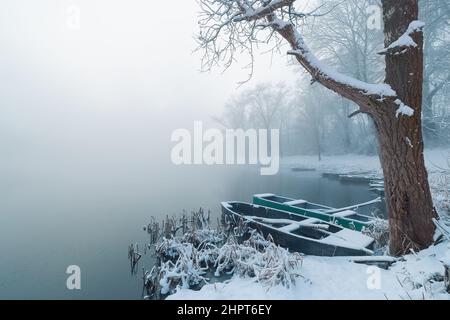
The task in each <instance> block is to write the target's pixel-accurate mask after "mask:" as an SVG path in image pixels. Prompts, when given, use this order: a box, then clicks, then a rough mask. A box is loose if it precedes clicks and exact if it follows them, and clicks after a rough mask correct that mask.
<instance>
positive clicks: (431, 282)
mask: <svg viewBox="0 0 450 320" xmlns="http://www.w3.org/2000/svg"><path fill="white" fill-rule="evenodd" d="M449 158H450V149H434V150H426V151H425V159H426V163H427V168H428V171H429V180H430V185H431V189H432V193H433V198H434V201H435V205H436V207H437V209H438V211H439V212H440V214H441V216H442V218H447V215H448V209H449V202H450V201H449V200H450V199H449V190H448V186H449V184H448V183H449V181H448V170H449ZM281 163H282V165H283V166H285V167H289V166H291V167H294V166H304V167H308V168H314V169H317V170H320V171H340V172H345V171H353V170H359V171H363V170H371V171H376V172H378V173H381V166H380V163H379V160H378V157H377V156H360V155H345V156H330V157H324V159H323V160H322V161H321V162H319V161H318V160H317V158H316V157H314V156H302V157H287V158H284V159H282V162H281ZM449 260H450V243H449V241H445V242H443V243H440V244H438V245H436V246H432V247H430V248H428V249H426V250H423V251H421V252H419V253H411V254H410V255H407V256H405V257H403V259H402V260H400V261H399V262H397V263H395V264H394V265H393V266H392V267H391V268H390V269H389V270H382V269H379V268H376V267H371V266H367V265H362V264H357V263H352V262H350V261H349V260H348V259H346V258H342V257H313V256H305V257H304V258H303V261H302V263H301V266H299V267H298V270H297V272H298V273H299V274H301V275H302V277H303V278H298V279H297V280H296V285H295V286H294V287H291V288H286V287H283V286H281V285H278V286H275V287H267V286H264V285H262V284H261V283H258V282H257V281H256V280H255V279H253V278H241V277H238V276H234V277H233V278H232V279H230V280H228V281H225V282H223V283H215V284H208V285H205V286H203V288H202V289H201V290H199V291H194V290H190V289H181V288H180V289H178V290H177V292H176V293H175V294H173V295H171V296H169V297H168V298H167V299H174V300H196V299H205V300H208V299H212V300H215V299H223V300H228V299H236V300H240V299H249V300H253V299H272V300H296V299H351V300H365V299H369V300H374V299H381V300H386V299H388V300H398V299H401V300H410V299H444V300H448V299H450V294H448V293H446V292H445V288H444V284H443V278H444V266H443V263H442V261H449Z"/></svg>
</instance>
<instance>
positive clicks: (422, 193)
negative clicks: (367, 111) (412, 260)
mask: <svg viewBox="0 0 450 320" xmlns="http://www.w3.org/2000/svg"><path fill="white" fill-rule="evenodd" d="M382 3H383V14H384V23H385V30H384V33H385V46H386V47H387V46H389V45H390V44H391V43H392V42H393V41H395V40H397V39H398V38H399V37H400V36H401V35H402V34H404V33H405V32H406V30H407V29H408V26H409V24H410V23H411V22H412V21H415V20H417V19H418V11H419V9H418V1H417V0H383V1H382ZM411 37H412V38H413V40H414V41H415V43H416V44H417V47H410V48H408V50H407V51H406V52H404V53H402V54H387V55H386V80H385V82H386V83H388V84H389V85H391V87H392V88H393V89H394V90H395V91H396V92H397V95H398V97H399V99H400V100H401V101H402V102H403V103H404V104H406V105H407V106H409V107H411V108H412V109H413V110H414V115H413V116H406V115H398V117H396V116H395V112H396V110H397V109H398V107H399V105H398V103H396V102H394V101H386V102H383V103H382V104H381V106H380V108H376V109H375V110H374V112H373V113H372V116H373V118H374V120H375V125H376V128H377V131H378V135H379V140H380V160H381V164H382V167H383V172H384V177H385V178H384V179H385V188H386V190H385V192H386V203H387V206H388V212H389V222H390V251H391V254H393V255H401V254H405V253H407V252H408V251H409V250H410V249H414V250H420V249H424V248H426V247H428V246H429V245H431V244H432V243H433V235H434V230H435V226H434V224H433V221H432V219H433V218H435V217H436V211H435V209H434V207H433V202H432V197H431V192H430V187H429V183H428V174H427V170H426V168H425V161H424V156H423V149H424V147H423V138H422V130H421V128H422V124H421V121H422V84H423V34H422V32H420V31H418V32H414V33H413V34H411Z"/></svg>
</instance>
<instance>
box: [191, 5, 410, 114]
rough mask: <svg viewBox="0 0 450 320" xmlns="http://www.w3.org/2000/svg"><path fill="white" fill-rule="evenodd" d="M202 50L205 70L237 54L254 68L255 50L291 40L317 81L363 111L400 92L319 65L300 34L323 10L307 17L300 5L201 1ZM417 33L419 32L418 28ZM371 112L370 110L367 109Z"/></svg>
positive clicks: (300, 59)
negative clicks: (296, 7) (242, 55)
mask: <svg viewBox="0 0 450 320" xmlns="http://www.w3.org/2000/svg"><path fill="white" fill-rule="evenodd" d="M199 1H200V6H201V15H200V20H199V26H200V34H199V36H198V41H199V49H200V50H202V51H203V58H202V66H203V68H204V69H206V70H210V69H211V68H212V67H214V66H216V65H218V64H224V65H225V68H227V67H229V66H230V65H231V64H232V63H233V62H234V61H235V54H236V53H240V54H242V53H244V54H248V56H249V57H250V59H251V62H250V64H249V66H250V69H251V71H250V75H249V76H250V77H251V75H252V70H253V69H252V68H253V53H254V47H255V46H256V45H258V44H260V43H269V42H270V41H271V40H273V42H274V50H278V49H280V48H281V46H282V41H283V40H284V41H287V42H288V43H289V45H290V46H291V49H292V50H290V51H289V52H288V53H289V54H291V55H293V56H294V57H295V58H296V59H297V61H298V62H299V63H300V64H301V65H302V66H303V67H304V68H305V69H306V70H307V71H308V72H309V73H310V74H311V76H312V77H313V79H314V81H317V82H319V83H321V84H322V85H324V86H325V87H327V88H328V89H330V90H332V91H334V92H336V93H338V94H340V95H342V96H344V97H346V98H348V99H350V100H352V101H355V102H356V103H358V104H359V105H360V106H367V105H371V104H372V103H371V102H376V101H381V100H384V99H386V98H390V99H391V100H392V101H394V100H395V99H397V94H396V92H395V91H394V90H393V89H392V88H391V87H390V86H389V85H388V84H370V83H366V82H363V81H360V80H357V79H355V78H352V77H350V76H347V75H344V74H341V73H339V72H337V71H335V70H334V69H332V68H330V67H328V66H326V65H325V64H323V63H322V62H321V61H319V60H318V59H317V58H316V57H315V55H314V54H313V53H312V52H311V51H310V49H309V48H308V47H307V45H306V44H305V42H304V41H303V37H302V35H301V34H300V32H299V31H298V29H299V26H300V25H301V23H302V22H304V19H305V18H306V17H308V16H310V15H315V16H317V15H320V14H318V13H317V10H314V11H313V12H310V13H302V12H301V11H298V10H296V9H295V7H294V5H295V3H296V1H295V0H199ZM411 28H413V29H412V30H415V29H416V28H418V26H417V25H414V24H413V25H412V26H411ZM362 111H367V110H362Z"/></svg>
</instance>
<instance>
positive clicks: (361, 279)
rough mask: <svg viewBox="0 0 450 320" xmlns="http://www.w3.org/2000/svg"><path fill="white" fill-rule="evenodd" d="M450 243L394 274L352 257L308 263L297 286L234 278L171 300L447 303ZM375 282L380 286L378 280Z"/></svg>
mask: <svg viewBox="0 0 450 320" xmlns="http://www.w3.org/2000/svg"><path fill="white" fill-rule="evenodd" d="M449 254H450V247H449V244H448V243H443V244H440V245H438V246H436V247H431V248H429V249H426V250H424V251H422V252H420V253H418V254H411V255H408V256H406V257H405V259H404V261H398V262H396V263H395V264H394V265H393V266H392V267H391V269H390V270H383V269H379V268H377V267H375V266H367V265H363V264H358V263H352V262H349V260H348V258H346V257H333V258H330V257H327V258H325V257H312V256H306V257H304V258H303V262H302V264H301V266H299V267H298V268H299V270H298V272H300V273H301V274H302V275H303V277H304V278H298V279H297V280H296V285H295V286H293V287H290V288H289V289H288V288H285V287H283V286H281V285H278V286H274V287H270V288H267V287H264V286H262V285H261V284H260V283H259V282H257V281H255V280H254V279H252V278H241V277H234V278H232V279H231V280H230V281H226V282H224V283H215V284H208V285H206V286H204V287H203V288H202V289H201V290H200V291H193V290H189V289H179V290H178V291H177V292H176V293H175V294H173V295H171V296H169V297H168V299H171V300H197V299H205V300H216V299H222V300H241V299H248V300H256V299H261V300H269V299H270V300H305V299H329V300H336V299H349V300H363V299H364V300H365V299H367V300H386V299H388V300H410V299H420V300H421V299H424V298H425V299H445V300H448V299H449V298H450V295H449V294H447V293H445V291H444V287H443V282H433V280H432V279H433V278H434V277H436V276H437V275H439V276H443V273H444V267H443V266H442V263H441V262H440V261H439V257H440V256H449ZM373 280H375V281H373Z"/></svg>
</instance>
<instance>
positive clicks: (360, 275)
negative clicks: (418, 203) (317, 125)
mask: <svg viewBox="0 0 450 320" xmlns="http://www.w3.org/2000/svg"><path fill="white" fill-rule="evenodd" d="M448 154H449V153H448V151H446V150H434V151H427V152H426V159H427V166H428V167H429V173H430V184H431V186H432V189H433V197H434V201H435V204H436V207H437V209H438V211H439V214H440V216H441V220H440V221H439V222H438V223H439V230H438V231H437V233H436V235H437V237H436V239H439V241H438V242H437V243H436V245H434V246H431V247H430V248H428V249H426V250H423V251H421V252H411V253H410V254H408V255H406V256H404V257H402V258H400V259H397V260H395V261H396V262H395V263H394V264H393V265H392V266H390V268H388V269H387V270H384V269H377V268H376V269H370V268H373V266H372V267H371V266H368V265H364V264H360V263H355V262H352V260H351V259H350V258H345V257H314V256H303V255H300V254H298V253H292V252H288V251H287V250H285V249H283V248H280V247H279V246H277V245H276V244H274V243H273V242H272V241H271V240H270V239H264V238H262V237H261V236H260V235H259V234H258V233H256V232H253V233H252V234H251V236H250V237H249V238H248V239H247V240H245V241H244V240H243V238H242V234H243V231H244V230H245V226H237V227H235V228H233V229H227V227H224V226H223V224H222V223H219V222H217V227H215V228H213V227H212V226H211V223H210V217H209V215H208V214H205V213H204V212H203V211H202V210H200V211H198V212H193V213H192V214H191V215H190V216H188V215H186V214H185V215H183V216H182V217H181V218H179V219H174V218H167V219H166V221H165V222H164V223H163V224H158V223H156V222H155V221H154V220H153V221H152V222H151V223H150V224H149V225H148V226H146V228H145V229H146V230H147V231H148V233H149V239H150V243H152V244H151V245H150V246H151V247H153V248H155V253H156V256H157V257H158V259H157V263H156V265H155V267H154V268H153V269H151V271H149V272H146V273H145V274H144V281H145V295H146V297H147V298H163V297H166V296H167V298H168V299H404V300H410V299H450V295H449V294H448V293H447V292H446V289H445V281H444V278H445V268H444V263H447V264H448V263H449V262H450V239H449V238H448V237H449V236H448V234H450V227H449V226H450V224H449V219H448V217H449V196H448V192H449V190H448V186H449V185H450V184H449V183H448V181H449V175H448V172H449V170H447V168H448V166H447V159H448ZM302 161H306V162H308V164H309V165H312V164H313V163H314V162H313V161H311V159H310V158H305V159H301V158H298V157H296V158H295V159H285V162H284V165H287V166H290V165H292V164H293V163H296V164H298V163H301V162H302ZM317 164H318V165H317V168H318V169H322V170H325V169H326V170H331V169H336V170H337V169H339V168H340V169H341V170H346V169H352V170H355V169H358V168H359V169H360V170H362V169H365V170H373V171H375V172H377V171H379V170H380V169H379V162H378V160H377V159H376V157H361V159H360V161H358V158H357V157H356V158H355V159H352V161H349V159H348V157H343V158H342V159H341V157H333V158H329V157H327V158H325V159H324V161H323V162H321V163H320V164H319V162H317ZM387 229H388V228H387V225H386V221H382V220H380V221H379V223H377V224H375V225H374V227H373V228H371V229H369V230H365V231H364V232H366V233H368V234H370V235H371V236H372V237H374V238H375V239H376V240H377V246H378V248H379V249H380V250H378V252H379V254H386V253H387V251H386V247H387V243H388V240H389V239H388V232H387V231H388V230H387ZM442 234H446V236H443V237H442V236H441V237H439V235H442ZM374 270H375V271H374ZM372 276H379V282H377V281H378V280H376V279H378V278H375V282H373V283H371V281H372V280H371V279H373V278H372Z"/></svg>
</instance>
